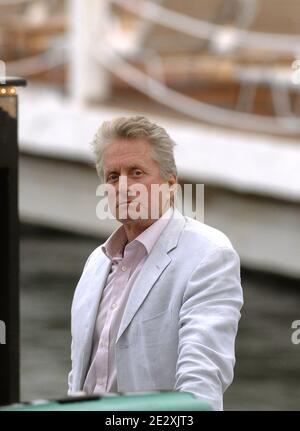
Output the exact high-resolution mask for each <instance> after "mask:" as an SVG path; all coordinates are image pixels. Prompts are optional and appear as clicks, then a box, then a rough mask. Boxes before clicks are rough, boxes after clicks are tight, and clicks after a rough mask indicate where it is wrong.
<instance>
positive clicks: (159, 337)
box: [139, 309, 172, 346]
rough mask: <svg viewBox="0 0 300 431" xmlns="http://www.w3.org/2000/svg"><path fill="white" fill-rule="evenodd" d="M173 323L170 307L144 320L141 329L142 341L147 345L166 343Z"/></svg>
mask: <svg viewBox="0 0 300 431" xmlns="http://www.w3.org/2000/svg"><path fill="white" fill-rule="evenodd" d="M171 323H172V312H171V310H170V309H167V310H164V311H162V312H160V313H158V314H156V315H154V316H151V317H149V318H147V319H144V320H142V321H141V322H140V331H139V335H140V337H141V341H142V342H143V343H144V344H145V345H147V346H151V345H153V344H164V343H165V342H166V339H167V338H168V334H169V331H170V327H171Z"/></svg>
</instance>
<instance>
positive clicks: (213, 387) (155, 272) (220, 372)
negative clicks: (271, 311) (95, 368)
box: [68, 209, 243, 410]
mask: <svg viewBox="0 0 300 431" xmlns="http://www.w3.org/2000/svg"><path fill="white" fill-rule="evenodd" d="M110 267H111V262H110V260H109V259H108V258H107V257H106V256H105V254H104V253H103V252H102V250H101V248H100V246H99V247H97V248H96V249H95V250H94V251H93V252H92V254H91V255H90V256H89V258H88V260H87V262H86V265H85V267H84V270H83V273H82V276H81V278H80V280H79V282H78V285H77V287H76V291H75V295H74V299H73V303H72V312H71V314H72V324H71V330H72V346H71V359H72V370H71V372H70V373H69V379H68V380H69V390H68V393H69V394H72V393H73V392H76V391H80V390H82V388H83V384H84V380H85V377H86V374H87V371H88V369H87V368H88V365H89V359H90V355H91V348H92V337H93V331H94V325H95V321H96V317H97V312H98V306H99V301H100V299H101V293H102V290H103V288H104V286H105V281H106V278H107V275H108V273H109V271H110ZM242 305H243V293H242V288H241V283H240V262H239V257H238V255H237V253H236V251H235V250H234V249H233V247H232V245H231V243H230V241H229V239H228V238H227V237H226V236H225V235H224V234H223V233H222V232H220V231H218V230H216V229H214V228H212V227H210V226H208V225H206V224H203V223H200V222H199V221H196V220H194V219H192V218H189V217H185V216H183V215H182V214H181V213H180V212H179V211H178V210H177V209H175V211H174V214H173V217H172V218H171V220H170V222H169V224H168V225H167V227H166V228H165V230H164V231H163V233H162V235H161V237H160V238H159V240H158V241H157V243H156V244H155V245H154V247H153V249H152V251H151V253H150V255H149V256H148V258H147V260H146V262H145V264H144V266H143V267H142V269H141V271H140V273H139V275H138V277H137V279H136V281H135V283H134V285H133V287H132V290H131V292H130V295H129V298H128V302H127V304H126V308H125V311H124V314H123V317H122V321H121V324H120V328H119V332H118V336H117V340H116V345H115V354H116V364H117V382H118V391H119V392H136V391H156V390H175V391H177V390H180V391H186V392H191V393H193V394H194V395H195V396H196V397H197V398H199V399H202V400H205V401H207V402H209V403H210V404H211V405H212V407H213V408H214V409H216V410H222V409H223V393H224V391H225V390H226V388H227V387H228V386H229V385H230V384H231V382H232V380H233V369H234V365H235V337H236V334H237V329H238V322H239V319H240V309H241V307H242Z"/></svg>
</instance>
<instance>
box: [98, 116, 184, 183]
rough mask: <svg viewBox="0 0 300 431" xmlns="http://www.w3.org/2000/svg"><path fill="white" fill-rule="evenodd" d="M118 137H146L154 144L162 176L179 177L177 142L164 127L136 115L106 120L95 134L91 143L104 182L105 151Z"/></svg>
mask: <svg viewBox="0 0 300 431" xmlns="http://www.w3.org/2000/svg"><path fill="white" fill-rule="evenodd" d="M116 139H127V140H136V139H144V140H145V141H147V142H148V143H149V144H150V145H151V146H152V149H153V160H154V161H156V162H157V163H158V165H159V168H160V174H161V176H162V178H163V179H165V180H166V179H168V177H169V175H171V174H173V175H175V176H176V177H177V168H176V164H175V159H174V154H173V148H174V146H175V145H176V144H175V142H174V141H173V140H172V139H171V138H170V136H169V135H168V133H167V132H166V130H165V129H164V128H163V127H160V126H158V125H157V124H155V123H152V122H150V121H149V120H148V118H146V117H144V116H142V115H136V116H133V117H118V118H115V119H113V120H111V121H104V122H103V123H102V125H101V126H100V128H99V129H98V131H97V133H96V134H95V137H94V139H93V141H92V143H91V145H92V148H93V151H94V154H95V157H96V169H97V173H98V175H99V177H100V179H101V181H102V182H104V172H103V152H104V149H105V148H106V147H107V146H108V145H109V144H110V143H112V142H113V141H115V140H116Z"/></svg>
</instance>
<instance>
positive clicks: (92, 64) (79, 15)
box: [68, 0, 110, 105]
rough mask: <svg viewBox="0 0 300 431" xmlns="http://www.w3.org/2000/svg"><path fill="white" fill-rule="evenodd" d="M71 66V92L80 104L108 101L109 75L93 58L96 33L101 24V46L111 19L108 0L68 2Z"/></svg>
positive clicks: (69, 85) (74, 99)
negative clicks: (92, 49) (92, 44)
mask: <svg viewBox="0 0 300 431" xmlns="http://www.w3.org/2000/svg"><path fill="white" fill-rule="evenodd" d="M68 18H69V38H70V62H69V69H68V88H69V92H70V96H71V98H72V99H73V101H74V102H75V103H76V104H79V105H82V104H85V103H88V102H90V101H100V102H101V101H102V102H103V101H104V100H105V99H107V98H108V96H109V94H110V79H109V75H108V72H107V71H106V70H105V69H104V68H103V67H102V66H101V64H99V62H97V60H96V59H95V58H93V56H92V55H91V47H90V44H91V41H92V29H93V28H94V23H95V21H96V22H97V23H98V26H99V27H98V30H99V33H98V34H100V38H99V40H97V41H93V42H94V43H95V44H97V45H98V47H99V45H101V27H103V28H104V27H105V25H104V24H106V22H105V20H108V19H109V13H108V2H107V1H106V0H68Z"/></svg>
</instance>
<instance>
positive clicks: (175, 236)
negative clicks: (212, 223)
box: [116, 209, 185, 342]
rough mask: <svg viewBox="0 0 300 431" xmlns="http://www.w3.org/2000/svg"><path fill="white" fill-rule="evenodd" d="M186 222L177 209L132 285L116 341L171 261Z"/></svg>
mask: <svg viewBox="0 0 300 431" xmlns="http://www.w3.org/2000/svg"><path fill="white" fill-rule="evenodd" d="M184 224H185V219H184V217H183V215H182V214H181V213H180V212H179V211H178V210H177V209H175V210H174V213H173V216H172V218H171V220H170V222H169V223H168V225H167V227H166V228H165V230H164V231H163V233H162V235H161V237H160V238H159V241H158V242H157V243H156V244H155V245H154V247H153V249H152V250H151V253H150V254H149V256H148V258H147V260H146V262H145V264H144V266H143V267H142V269H141V271H140V273H139V275H138V277H137V279H136V280H135V282H134V285H133V286H132V289H131V292H130V295H129V298H128V301H127V304H126V307H125V310H124V314H123V317H122V320H121V323H120V327H119V332H118V335H117V339H116V342H118V340H119V338H120V337H121V335H122V334H123V332H124V331H125V330H126V328H127V327H128V325H129V324H130V322H131V321H132V319H133V317H134V315H135V314H136V312H137V311H138V309H139V307H140V306H141V305H142V303H143V302H144V300H145V298H146V296H147V295H148V293H149V291H150V290H151V288H152V287H153V286H154V284H155V282H156V280H157V279H158V278H159V276H160V274H161V273H162V272H163V271H164V269H165V268H166V267H167V266H168V265H169V263H170V262H171V260H172V259H171V258H170V256H169V255H168V253H169V252H170V251H171V250H172V249H173V248H175V247H176V246H177V243H178V240H179V236H180V234H181V231H182V229H183V226H184Z"/></svg>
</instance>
